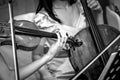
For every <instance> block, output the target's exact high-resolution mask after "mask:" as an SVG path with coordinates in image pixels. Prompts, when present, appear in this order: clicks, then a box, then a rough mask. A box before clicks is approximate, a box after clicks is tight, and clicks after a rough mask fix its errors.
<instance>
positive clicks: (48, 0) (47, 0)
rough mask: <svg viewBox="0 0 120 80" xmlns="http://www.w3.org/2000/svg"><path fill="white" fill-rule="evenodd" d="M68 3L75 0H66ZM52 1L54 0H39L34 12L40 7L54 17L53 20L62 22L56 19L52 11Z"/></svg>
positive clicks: (72, 2)
mask: <svg viewBox="0 0 120 80" xmlns="http://www.w3.org/2000/svg"><path fill="white" fill-rule="evenodd" d="M67 1H68V3H69V4H70V5H72V4H74V3H75V2H76V1H77V0H67ZM53 2H54V0H39V4H38V7H37V10H36V13H38V12H39V11H40V10H41V9H42V8H44V10H45V11H46V12H47V13H48V15H49V16H50V17H51V18H52V19H54V20H55V21H57V22H59V23H62V22H61V20H60V19H58V18H57V17H56V16H55V14H54V12H53V9H52V7H53Z"/></svg>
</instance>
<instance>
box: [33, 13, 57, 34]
mask: <svg viewBox="0 0 120 80" xmlns="http://www.w3.org/2000/svg"><path fill="white" fill-rule="evenodd" d="M34 22H35V24H36V25H37V26H38V28H39V29H40V30H43V31H47V32H54V31H56V30H58V23H57V22H56V21H54V20H53V19H51V18H50V17H49V15H48V14H47V13H45V12H40V13H38V14H37V15H36V16H35V18H34Z"/></svg>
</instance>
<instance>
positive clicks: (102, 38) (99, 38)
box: [70, 0, 120, 80]
mask: <svg viewBox="0 0 120 80" xmlns="http://www.w3.org/2000/svg"><path fill="white" fill-rule="evenodd" d="M80 1H81V4H82V5H83V10H84V14H85V17H86V20H87V22H88V24H89V27H87V28H85V29H83V30H82V31H80V32H78V33H77V34H76V35H75V37H74V38H75V39H78V40H81V41H82V42H83V44H82V45H81V46H80V47H76V48H75V50H73V49H70V54H71V56H70V61H71V63H72V65H73V67H74V69H75V71H76V73H79V72H80V71H81V70H82V69H83V68H85V67H86V65H87V64H89V62H91V61H92V60H93V59H94V58H95V57H96V56H97V55H98V54H99V53H100V52H101V51H102V50H103V49H104V48H105V47H106V46H107V45H108V44H109V43H110V42H111V41H112V40H114V39H115V38H116V37H117V36H118V35H119V34H120V32H119V31H118V30H117V29H115V28H113V27H111V26H108V25H105V24H104V25H96V23H95V20H94V17H93V15H92V12H91V10H90V8H89V7H88V6H87V0H80ZM119 46H120V40H118V41H117V42H116V43H115V44H114V45H112V46H111V47H110V48H109V49H108V50H107V51H106V52H105V53H104V55H102V56H101V57H100V58H99V59H98V60H96V61H95V62H94V64H92V65H91V66H90V67H89V68H88V69H87V70H86V71H84V73H83V74H85V75H86V76H87V77H88V80H98V77H99V76H100V74H101V72H102V70H103V68H104V66H105V65H106V62H107V61H108V58H109V56H110V54H111V53H112V52H115V51H116V50H118V48H119ZM80 77H81V76H79V77H78V78H77V79H78V80H79V78H80Z"/></svg>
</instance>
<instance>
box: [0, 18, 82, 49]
mask: <svg viewBox="0 0 120 80" xmlns="http://www.w3.org/2000/svg"><path fill="white" fill-rule="evenodd" d="M14 27H15V39H16V45H17V46H16V47H17V49H21V50H25V51H32V50H34V49H35V48H36V47H37V45H38V44H39V42H40V38H41V37H47V38H57V35H56V34H55V33H52V32H45V31H42V30H40V29H38V27H37V26H36V25H35V24H34V23H33V22H30V21H26V20H18V21H14ZM67 43H68V44H70V45H71V47H74V46H76V47H77V46H80V45H82V42H81V41H78V40H74V39H73V38H72V37H69V38H68V40H67ZM4 45H12V43H11V33H10V24H9V23H7V24H6V23H0V46H4Z"/></svg>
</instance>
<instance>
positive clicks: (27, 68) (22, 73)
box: [20, 54, 52, 80]
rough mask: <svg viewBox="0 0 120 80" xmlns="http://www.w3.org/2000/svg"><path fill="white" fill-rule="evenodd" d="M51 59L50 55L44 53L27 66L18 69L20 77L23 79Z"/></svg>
mask: <svg viewBox="0 0 120 80" xmlns="http://www.w3.org/2000/svg"><path fill="white" fill-rule="evenodd" d="M51 59H52V57H51V56H50V55H47V54H46V55H45V56H43V57H42V58H41V59H39V60H36V61H34V62H32V63H31V64H29V65H28V66H25V67H23V68H21V69H20V79H21V80H23V79H25V78H27V77H28V76H30V75H31V74H33V73H34V72H35V71H37V70H38V69H39V68H41V67H42V66H43V65H44V64H46V63H47V62H49V61H50V60H51Z"/></svg>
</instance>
